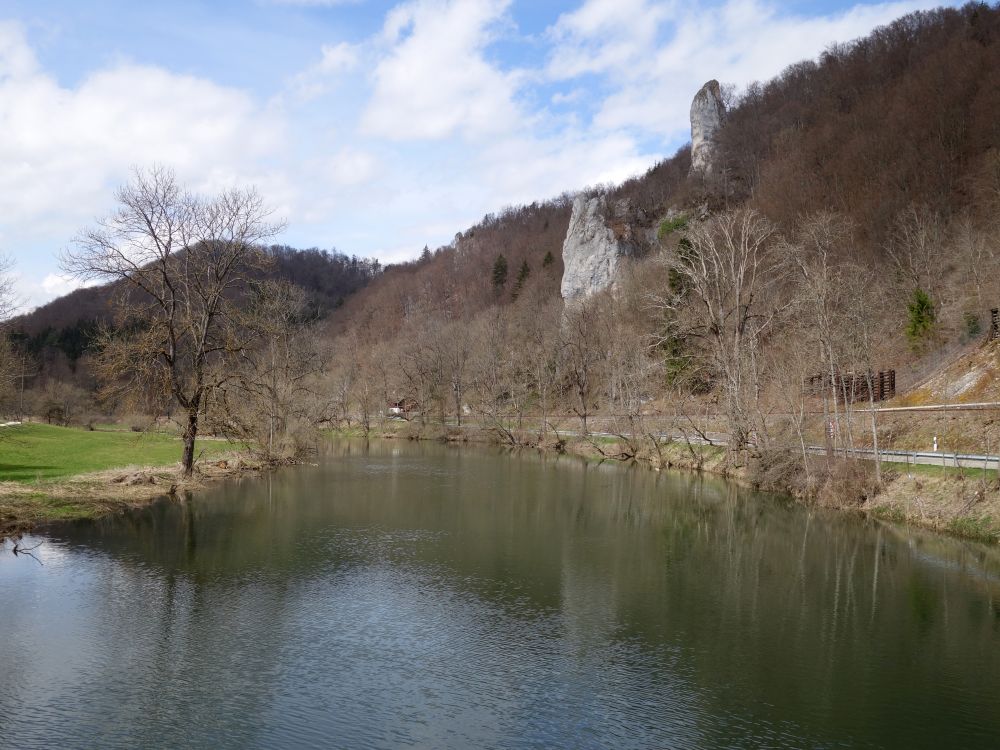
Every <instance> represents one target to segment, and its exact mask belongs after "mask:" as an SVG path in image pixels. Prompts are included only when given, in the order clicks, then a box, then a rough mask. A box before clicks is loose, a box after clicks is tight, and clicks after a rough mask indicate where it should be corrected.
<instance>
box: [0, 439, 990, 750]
mask: <svg viewBox="0 0 1000 750" xmlns="http://www.w3.org/2000/svg"><path fill="white" fill-rule="evenodd" d="M25 543H26V544H27V545H29V546H30V545H32V544H36V543H40V546H39V547H38V548H37V549H36V550H35V554H36V555H37V557H38V561H37V562H36V561H35V560H32V559H31V558H28V557H23V556H18V557H15V556H14V555H12V554H10V551H9V549H10V548H9V546H8V547H7V548H6V550H4V552H3V554H0V596H2V600H0V747H5V748H6V747H10V748H15V747H16V748H43V747H46V748H47V747H59V748H97V747H100V748H126V747H129V748H181V747H183V748H303V747H343V748H395V747H426V748H633V747H634V748H664V747H670V748H716V747H733V748H744V747H745V748H757V747H795V748H801V747H808V748H839V747H905V748H916V747H928V748H945V747H948V748H959V747H961V748H974V747H984V748H986V747H998V746H1000V710H998V709H1000V554H998V553H997V551H996V550H993V549H989V548H986V547H983V546H979V545H976V544H972V543H967V542H962V541H959V540H954V539H949V538H946V537H941V536H936V535H933V534H929V533H924V532H920V531H913V530H905V529H900V528H897V527H893V526H889V525H884V524H879V523H876V522H873V521H867V520H865V519H862V518H860V517H854V516H851V515H848V514H843V513H832V512H824V511H820V510H816V509H807V508H803V507H800V506H795V505H792V504H789V503H786V502H784V501H783V500H782V499H781V498H777V497H773V496H768V495H763V494H759V493H754V492H751V491H749V490H745V489H741V488H737V487H735V486H734V485H731V484H728V483H725V482H722V481H716V480H712V479H705V478H699V477H697V476H694V475H686V474H672V473H661V474H656V473H654V472H651V471H647V470H643V469H636V468H628V467H625V466H622V465H618V464H602V465H598V464H594V463H586V462H583V461H581V460H578V459H575V458H571V457H551V456H547V457H546V456H540V455H536V454H534V453H531V452H522V453H517V454H511V453H505V452H501V451H497V450H490V449H485V448H454V447H448V446H442V445H437V444H429V443H408V442H400V441H386V442H372V443H370V444H366V443H364V442H360V441H339V442H333V443H331V444H330V445H329V446H328V447H327V449H326V450H325V451H324V454H323V455H322V456H321V460H320V461H319V464H318V465H317V466H315V467H298V468H293V469H288V470H282V471H280V472H279V473H277V474H275V475H272V476H267V477H261V478H248V479H244V480H240V481H231V482H227V483H224V484H220V485H218V486H217V487H215V488H213V489H211V490H210V491H206V492H204V493H200V494H198V495H197V496H195V497H194V498H190V499H188V500H187V501H185V502H170V501H162V502H159V503H156V504H154V505H153V506H151V507H149V508H146V509H143V510H141V511H136V512H134V513H130V514H128V515H124V516H119V517H114V518H109V519H103V520H99V521H91V522H81V523H74V524H67V525H63V526H58V527H53V528H52V529H50V530H47V531H44V532H41V533H39V534H38V535H37V536H36V537H35V538H33V539H31V540H26V542H25Z"/></svg>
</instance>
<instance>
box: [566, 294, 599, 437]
mask: <svg viewBox="0 0 1000 750" xmlns="http://www.w3.org/2000/svg"><path fill="white" fill-rule="evenodd" d="M598 304H599V301H598V300H597V299H588V300H583V301H580V302H576V303H573V304H570V305H567V306H566V309H565V311H564V313H563V321H562V326H561V328H560V347H559V348H560V352H561V355H562V356H561V358H560V361H561V365H562V369H563V372H564V373H565V376H566V379H567V381H568V383H569V387H570V390H571V391H572V393H573V402H574V403H573V407H572V409H573V412H574V413H575V414H576V415H577V417H579V418H580V426H581V430H582V432H583V435H584V437H586V436H587V435H588V434H589V426H588V420H589V418H590V416H591V415H592V414H593V413H594V411H595V410H596V408H597V399H598V395H599V393H600V388H601V384H602V378H603V374H604V372H603V365H604V364H605V360H606V355H607V353H606V340H605V339H606V336H605V335H604V334H605V331H604V329H603V321H602V319H601V315H600V310H599V309H598Z"/></svg>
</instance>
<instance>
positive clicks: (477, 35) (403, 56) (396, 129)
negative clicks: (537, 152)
mask: <svg viewBox="0 0 1000 750" xmlns="http://www.w3.org/2000/svg"><path fill="white" fill-rule="evenodd" d="M509 5H510V0H414V1H413V2H408V3H406V4H404V5H401V6H399V7H397V8H395V9H394V10H392V11H391V12H390V13H389V15H388V16H387V18H386V22H385V26H384V28H383V31H382V35H381V40H380V41H381V44H382V45H383V47H384V48H385V52H384V53H383V54H382V55H381V59H380V60H379V62H378V65H377V67H376V68H375V72H374V84H375V88H374V92H373V95H372V98H371V101H370V102H369V104H368V107H367V110H366V111H365V113H364V117H363V120H362V127H363V128H364V130H365V132H366V133H368V134H370V135H375V136H381V137H385V138H389V139H393V140H405V139H440V138H446V137H448V136H452V135H455V134H460V135H463V136H466V137H470V138H477V137H482V136H490V135H495V134H497V133H501V132H504V131H508V130H510V129H512V128H514V127H516V126H517V125H518V124H519V123H520V122H521V121H522V119H523V115H522V113H521V112H520V110H519V108H518V106H517V104H516V103H515V96H516V92H517V87H518V79H519V74H518V73H517V72H516V71H503V70H501V69H500V68H499V67H498V66H496V65H494V64H492V63H490V62H489V61H488V60H487V59H486V57H485V53H484V50H485V47H486V46H487V45H488V44H489V43H490V41H492V40H493V38H494V36H495V34H496V32H497V29H498V27H499V25H500V24H502V23H503V21H504V14H505V13H506V10H507V8H508V6H509Z"/></svg>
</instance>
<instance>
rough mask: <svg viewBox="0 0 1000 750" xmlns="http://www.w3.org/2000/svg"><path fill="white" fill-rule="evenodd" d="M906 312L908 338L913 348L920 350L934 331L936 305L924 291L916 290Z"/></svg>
mask: <svg viewBox="0 0 1000 750" xmlns="http://www.w3.org/2000/svg"><path fill="white" fill-rule="evenodd" d="M906 311H907V318H908V320H907V324H906V338H908V339H909V340H910V344H911V346H913V347H914V348H919V347H920V346H921V345H922V344H923V343H924V342H925V340H926V339H927V338H928V337H929V336H930V334H931V332H932V331H933V330H934V321H935V319H936V314H935V312H934V303H933V302H931V298H930V297H929V296H928V295H927V292H925V291H924V290H923V289H914V290H913V296H912V297H911V298H910V303H909V304H908V305H907V306H906Z"/></svg>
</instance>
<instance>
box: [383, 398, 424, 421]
mask: <svg viewBox="0 0 1000 750" xmlns="http://www.w3.org/2000/svg"><path fill="white" fill-rule="evenodd" d="M388 406H389V415H390V416H393V417H402V418H403V419H409V418H410V415H411V414H414V413H416V411H417V410H418V408H419V404H418V403H417V402H416V401H415V400H414V399H412V398H409V397H406V398H400V399H396V400H395V401H390V402H389V405H388Z"/></svg>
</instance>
